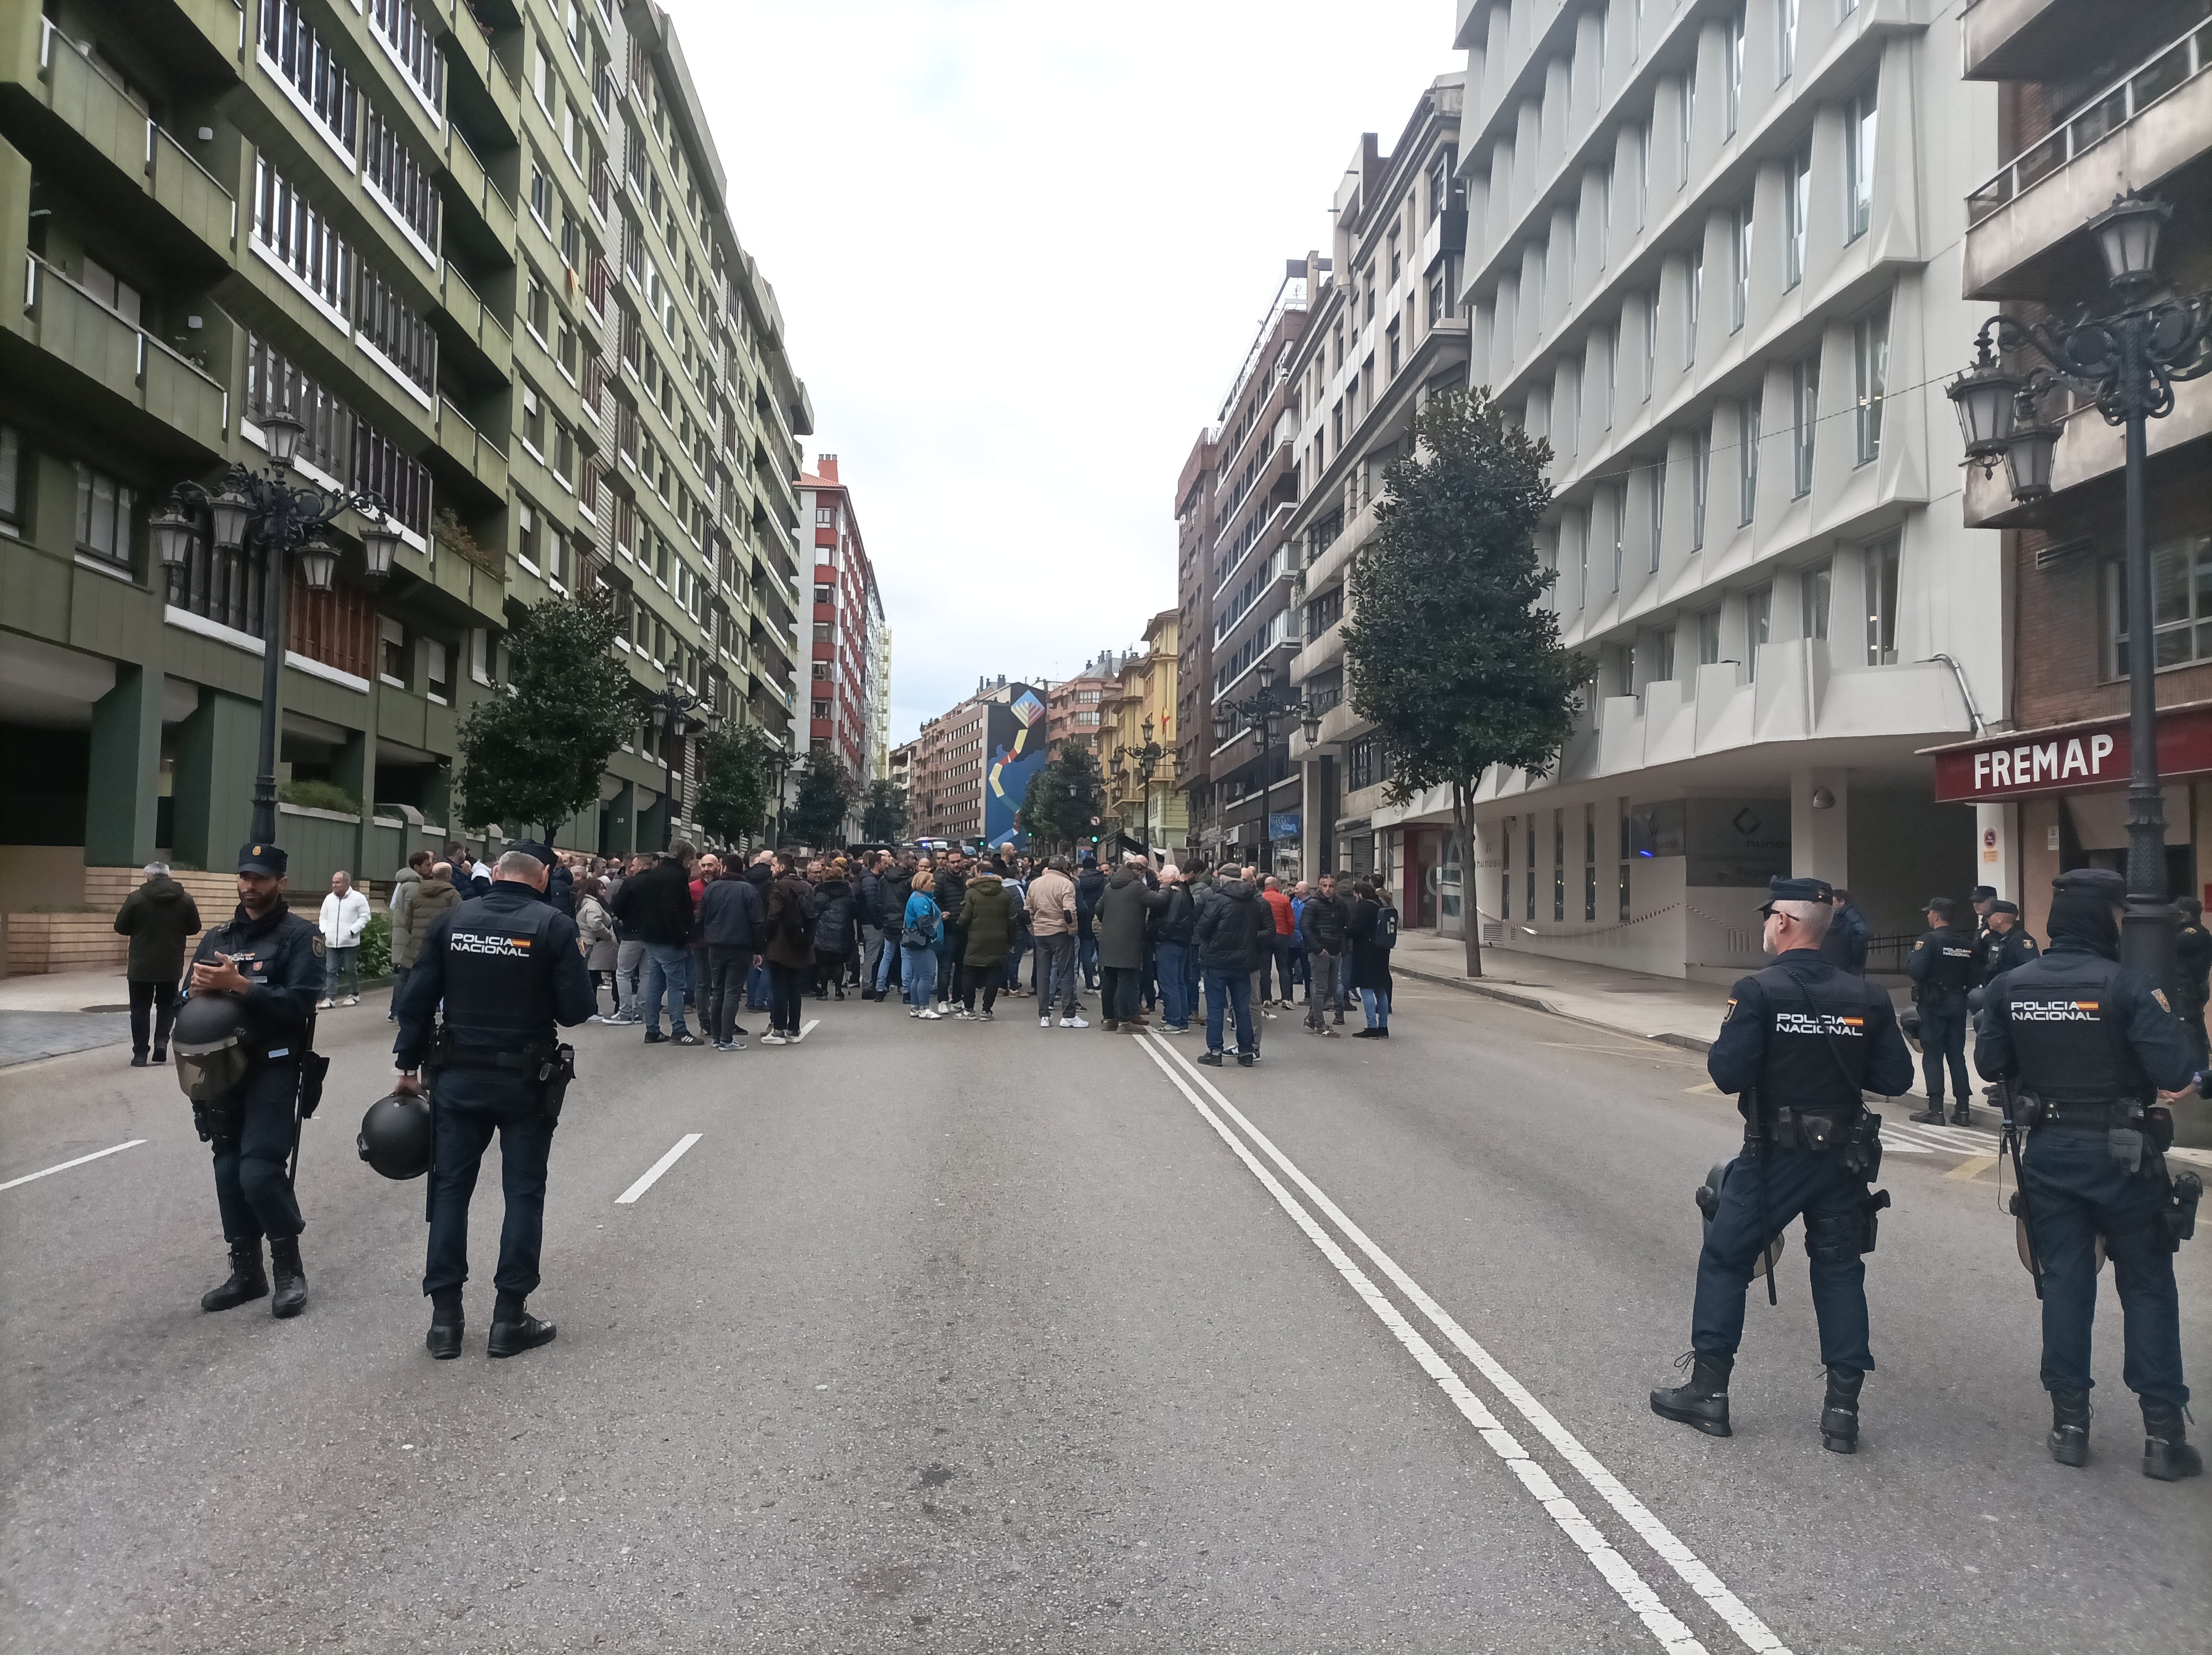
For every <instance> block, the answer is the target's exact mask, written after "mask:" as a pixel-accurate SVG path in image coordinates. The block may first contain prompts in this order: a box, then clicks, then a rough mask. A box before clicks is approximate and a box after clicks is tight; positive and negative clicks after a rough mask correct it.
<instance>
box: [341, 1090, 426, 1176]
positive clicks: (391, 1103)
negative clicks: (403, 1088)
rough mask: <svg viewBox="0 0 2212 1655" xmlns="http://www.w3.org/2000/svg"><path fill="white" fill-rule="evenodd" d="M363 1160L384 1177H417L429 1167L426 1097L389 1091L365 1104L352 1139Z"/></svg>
mask: <svg viewBox="0 0 2212 1655" xmlns="http://www.w3.org/2000/svg"><path fill="white" fill-rule="evenodd" d="M354 1145H355V1147H356V1148H358V1149H359V1150H360V1151H361V1158H362V1159H363V1160H365V1161H367V1162H368V1164H369V1165H371V1166H373V1167H374V1168H375V1169H376V1170H377V1171H380V1172H381V1173H383V1174H384V1176H385V1177H387V1178H398V1179H401V1180H403V1181H404V1180H405V1179H408V1178H419V1177H422V1175H423V1174H424V1173H425V1172H427V1171H429V1170H430V1100H429V1099H428V1098H402V1097H401V1096H399V1094H398V1093H397V1092H391V1093H388V1094H386V1096H384V1097H382V1098H378V1099H377V1100H376V1101H375V1102H374V1103H373V1104H370V1105H369V1106H368V1114H366V1115H364V1116H362V1117H361V1134H360V1135H359V1136H358V1137H356V1139H355V1140H354Z"/></svg>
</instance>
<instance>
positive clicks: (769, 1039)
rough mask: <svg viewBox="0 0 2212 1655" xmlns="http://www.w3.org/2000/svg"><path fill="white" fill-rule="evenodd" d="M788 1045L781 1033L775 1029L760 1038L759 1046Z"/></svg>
mask: <svg viewBox="0 0 2212 1655" xmlns="http://www.w3.org/2000/svg"><path fill="white" fill-rule="evenodd" d="M761 1044H763V1046H787V1045H789V1044H791V1043H790V1042H789V1041H787V1040H786V1039H785V1038H784V1037H783V1036H782V1034H781V1032H779V1031H776V1030H775V1029H770V1030H769V1031H768V1032H767V1033H766V1034H764V1035H763V1036H761Z"/></svg>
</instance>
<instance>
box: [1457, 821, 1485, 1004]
mask: <svg viewBox="0 0 2212 1655" xmlns="http://www.w3.org/2000/svg"><path fill="white" fill-rule="evenodd" d="M1452 831H1454V832H1455V833H1457V834H1458V835H1459V922H1460V931H1461V934H1462V940H1463V941H1464V942H1465V943H1466V945H1467V974H1468V976H1469V977H1480V976H1481V975H1482V911H1481V910H1480V908H1478V907H1477V906H1476V905H1475V900H1474V890H1475V885H1474V788H1473V787H1472V786H1471V785H1469V784H1468V783H1466V782H1457V781H1455V782H1453V783H1452Z"/></svg>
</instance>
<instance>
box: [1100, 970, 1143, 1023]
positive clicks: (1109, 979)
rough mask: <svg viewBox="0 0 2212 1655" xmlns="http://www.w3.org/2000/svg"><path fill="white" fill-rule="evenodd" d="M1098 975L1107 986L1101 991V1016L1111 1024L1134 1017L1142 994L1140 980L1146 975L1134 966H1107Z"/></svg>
mask: <svg viewBox="0 0 2212 1655" xmlns="http://www.w3.org/2000/svg"><path fill="white" fill-rule="evenodd" d="M1098 974H1099V977H1101V978H1102V979H1103V983H1104V985H1105V986H1104V987H1103V988H1102V989H1100V990H1099V1001H1098V1012H1099V1015H1100V1016H1102V1017H1103V1018H1104V1019H1106V1020H1107V1021H1108V1022H1109V1023H1120V1022H1123V1021H1126V1020H1127V1019H1129V1018H1132V1017H1134V1016H1135V1015H1136V1014H1137V1000H1138V995H1139V992H1140V990H1139V978H1141V977H1143V975H1144V973H1143V972H1142V971H1141V970H1139V969H1138V968H1137V967H1135V966H1133V965H1105V966H1101V967H1100V968H1099V973H1098Z"/></svg>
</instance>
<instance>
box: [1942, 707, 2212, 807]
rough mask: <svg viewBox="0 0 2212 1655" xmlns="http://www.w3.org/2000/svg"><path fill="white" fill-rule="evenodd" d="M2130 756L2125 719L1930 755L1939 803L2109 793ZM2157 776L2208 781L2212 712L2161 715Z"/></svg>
mask: <svg viewBox="0 0 2212 1655" xmlns="http://www.w3.org/2000/svg"><path fill="white" fill-rule="evenodd" d="M2133 754H2134V748H2133V746H2132V745H2130V742H2129V740H2128V721H2127V720H2126V719H2124V718H2114V719H2107V720H2105V721H2103V722H2101V723H2096V724H2076V725H2069V726H2066V727H2063V728H2060V729H2056V730H2043V731H2033V732H2029V733H2025V734H2021V735H2015V736H2014V737H2012V738H2011V739H2008V740H2003V741H1985V742H1980V743H1978V744H1976V745H1973V746H1971V747H1952V748H1948V749H1946V750H1944V751H1939V752H1937V753H1936V755H1935V758H1936V802H1937V803H1938V804H1960V803H1972V802H1973V801H1975V800H1987V799H2018V798H2021V797H2024V796H2026V795H2027V794H2038V793H2081V792H2093V791H2098V790H2104V791H2110V790H2111V789H2112V788H2123V787H2125V786H2126V785H2127V781H2128V767H2129V765H2130V763H2131V762H2132V760H2133ZM2158 773H2159V775H2160V777H2161V778H2162V779H2166V780H2171V779H2172V778H2173V777H2176V776H2203V775H2207V774H2212V705H2207V706H2200V707H2184V708H2175V709H2168V710H2164V711H2161V712H2160V714H2159V716H2158Z"/></svg>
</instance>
